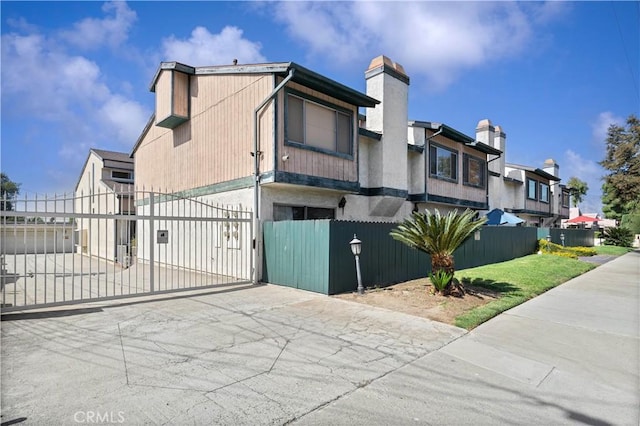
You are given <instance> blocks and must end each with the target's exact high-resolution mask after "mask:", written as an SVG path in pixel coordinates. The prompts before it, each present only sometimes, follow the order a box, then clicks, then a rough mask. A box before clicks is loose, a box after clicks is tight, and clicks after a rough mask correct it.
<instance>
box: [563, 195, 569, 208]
mask: <svg viewBox="0 0 640 426" xmlns="http://www.w3.org/2000/svg"><path fill="white" fill-rule="evenodd" d="M569 198H570V197H569V193H568V192H565V191H562V207H569Z"/></svg>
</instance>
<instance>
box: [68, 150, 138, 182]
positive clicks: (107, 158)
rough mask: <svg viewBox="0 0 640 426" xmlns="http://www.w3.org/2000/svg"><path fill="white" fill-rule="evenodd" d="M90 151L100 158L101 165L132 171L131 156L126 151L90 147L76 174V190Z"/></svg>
mask: <svg viewBox="0 0 640 426" xmlns="http://www.w3.org/2000/svg"><path fill="white" fill-rule="evenodd" d="M91 153H93V154H95V155H96V156H97V157H98V158H100V159H101V160H102V162H103V167H108V168H110V169H123V170H131V171H133V167H134V165H133V158H131V156H130V155H129V154H127V153H126V152H118V151H107V150H105V149H96V148H90V149H89V154H87V159H86V160H84V164H83V165H82V169H80V176H78V181H77V182H76V187H75V189H74V191H77V190H78V185H79V184H80V179H82V175H83V174H84V169H85V167H87V163H88V162H89V158H90V157H91Z"/></svg>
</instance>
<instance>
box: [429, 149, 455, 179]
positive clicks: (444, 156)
mask: <svg viewBox="0 0 640 426" xmlns="http://www.w3.org/2000/svg"><path fill="white" fill-rule="evenodd" d="M429 174H430V175H431V176H433V177H436V178H440V179H446V180H451V181H457V180H458V153H457V152H456V151H453V150H450V149H447V148H444V147H442V146H440V145H436V144H433V143H432V144H430V146H429Z"/></svg>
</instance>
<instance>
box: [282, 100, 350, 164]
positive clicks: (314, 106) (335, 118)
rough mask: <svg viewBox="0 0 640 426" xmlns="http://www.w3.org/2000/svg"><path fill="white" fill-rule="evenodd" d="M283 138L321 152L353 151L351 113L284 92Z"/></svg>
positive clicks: (347, 153) (339, 152)
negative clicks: (285, 98)
mask: <svg viewBox="0 0 640 426" xmlns="http://www.w3.org/2000/svg"><path fill="white" fill-rule="evenodd" d="M286 117H287V118H286V138H287V143H289V144H300V145H304V146H306V147H310V148H312V149H316V150H319V151H321V152H325V153H330V154H331V153H338V154H345V155H351V154H352V153H353V149H352V147H353V136H352V134H353V131H352V123H351V122H352V117H353V115H352V114H351V113H350V112H348V111H344V110H340V109H338V108H332V107H330V106H328V105H326V104H321V103H318V102H314V101H311V100H309V99H305V98H303V97H301V96H296V95H292V94H288V95H287V114H286Z"/></svg>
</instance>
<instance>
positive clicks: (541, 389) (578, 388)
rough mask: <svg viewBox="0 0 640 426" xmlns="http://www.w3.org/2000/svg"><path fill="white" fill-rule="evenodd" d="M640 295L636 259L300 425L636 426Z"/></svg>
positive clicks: (609, 267)
mask: <svg viewBox="0 0 640 426" xmlns="http://www.w3.org/2000/svg"><path fill="white" fill-rule="evenodd" d="M639 294H640V252H632V253H629V254H627V255H625V256H622V257H619V258H617V259H615V260H613V261H611V262H609V263H606V264H604V265H602V266H600V267H598V268H596V269H594V270H592V271H590V272H588V273H586V274H584V275H582V276H580V277H577V278H575V279H573V280H571V281H569V282H567V283H565V284H563V285H561V286H559V287H556V288H555V289H553V290H551V291H549V292H547V293H545V294H543V295H541V296H539V297H537V298H535V299H533V300H531V301H529V302H527V303H524V304H522V305H520V306H518V307H516V308H513V309H511V310H510V311H508V312H506V313H504V314H502V315H500V316H498V317H496V318H494V319H493V320H491V321H488V322H487V323H485V324H483V325H481V326H480V327H478V328H477V329H475V330H473V331H472V332H470V333H468V334H467V335H465V336H464V337H462V338H460V339H458V340H456V341H454V342H452V343H450V344H448V345H446V346H444V347H443V348H441V349H439V350H437V351H434V352H432V353H430V354H429V355H427V356H425V357H422V358H420V359H419V360H417V361H415V362H413V363H411V364H410V365H407V366H405V367H403V368H401V369H399V370H398V371H395V372H394V373H393V374H390V375H388V376H386V377H383V378H381V379H380V380H377V381H376V382H375V383H372V384H371V385H370V386H367V387H365V388H363V389H358V391H356V392H354V393H352V394H351V395H348V396H346V397H345V398H342V399H340V400H339V401H336V402H334V403H331V404H329V405H328V406H326V407H323V408H322V409H319V410H317V411H316V412H314V413H311V414H309V415H307V416H305V417H304V418H302V419H300V421H299V422H298V423H299V424H409V423H414V422H415V423H418V424H445V425H454V424H474V425H478V424H486V425H495V424H525V425H531V424H536V425H538V424H540V425H542V424H544V425H550V424H553V425H557V424H588V425H609V424H611V425H634V426H637V425H638V424H639V422H640V371H639V370H640V297H639Z"/></svg>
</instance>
